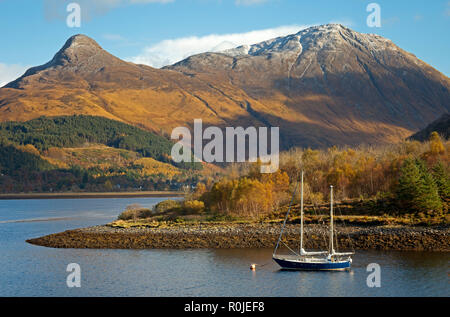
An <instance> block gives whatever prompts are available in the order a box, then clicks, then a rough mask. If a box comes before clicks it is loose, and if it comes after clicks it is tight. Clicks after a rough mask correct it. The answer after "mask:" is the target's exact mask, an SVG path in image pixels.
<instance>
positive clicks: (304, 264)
mask: <svg viewBox="0 0 450 317" xmlns="http://www.w3.org/2000/svg"><path fill="white" fill-rule="evenodd" d="M301 175H302V176H301V196H300V197H301V198H300V200H301V202H300V248H299V251H298V252H295V251H294V250H292V249H291V248H289V246H288V245H287V244H285V246H286V247H287V248H288V249H289V250H290V251H291V252H292V253H293V255H277V254H276V253H277V250H278V247H279V246H280V243H283V242H282V240H281V238H282V235H283V231H284V228H285V227H286V221H287V219H288V216H289V212H290V210H291V206H292V202H293V199H294V196H295V193H296V190H297V189H295V190H294V193H293V195H292V199H291V203H290V205H289V209H288V212H287V214H286V218H285V219H284V222H283V227H282V229H281V232H280V236H279V238H278V242H277V244H276V246H275V250H274V252H273V255H272V259H273V260H274V261H275V262H277V263H278V265H279V266H281V268H282V269H287V270H313V271H322V270H324V271H331V270H347V269H350V266H351V263H352V258H351V256H352V255H353V254H354V252H344V253H339V252H336V251H335V249H334V243H333V236H334V229H333V186H330V242H329V249H328V250H327V251H318V252H311V251H305V249H304V248H303V231H304V230H303V171H302V174H301Z"/></svg>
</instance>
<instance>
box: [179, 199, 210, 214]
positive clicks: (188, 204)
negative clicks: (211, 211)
mask: <svg viewBox="0 0 450 317" xmlns="http://www.w3.org/2000/svg"><path fill="white" fill-rule="evenodd" d="M183 211H184V212H185V213H186V214H201V213H203V212H204V211H205V203H204V202H203V201H199V200H188V201H185V202H184V203H183Z"/></svg>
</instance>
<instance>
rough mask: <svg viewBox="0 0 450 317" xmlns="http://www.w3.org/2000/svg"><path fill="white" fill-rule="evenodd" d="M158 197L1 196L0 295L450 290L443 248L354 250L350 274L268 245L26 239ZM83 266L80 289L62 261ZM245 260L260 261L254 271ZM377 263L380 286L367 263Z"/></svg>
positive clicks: (89, 222)
mask: <svg viewBox="0 0 450 317" xmlns="http://www.w3.org/2000/svg"><path fill="white" fill-rule="evenodd" d="M160 200H162V198H126V199H111V198H109V199H61V200H59V199H58V200H3V201H0V296H255V297H257V296H449V295H450V288H449V286H450V284H449V277H448V273H449V260H450V254H449V253H431V252H427V253H425V252H372V251H370V252H369V251H359V252H357V254H356V256H355V257H354V259H353V268H352V270H351V271H350V272H286V271H280V270H279V269H278V266H277V265H276V264H275V263H272V261H271V259H270V258H271V252H272V250H77V249H51V248H45V247H39V246H33V245H30V244H27V243H25V239H28V238H32V237H39V236H42V235H45V234H49V233H55V232H59V231H63V230H67V229H73V228H78V227H84V226H91V225H96V224H103V223H106V222H108V221H111V220H113V219H115V218H116V217H117V215H118V214H119V213H120V212H121V211H122V210H123V209H124V208H125V207H126V206H127V205H130V204H133V203H139V204H141V205H142V206H148V207H150V206H152V205H153V204H155V203H157V202H158V201H160ZM72 262H75V263H78V264H80V266H81V271H82V272H81V277H82V282H81V288H68V287H67V286H66V277H67V274H69V273H67V272H66V266H67V264H69V263H72ZM251 263H259V264H261V265H263V266H261V267H258V269H257V270H256V272H252V271H250V270H249V265H250V264H251ZM369 263H378V264H379V265H380V266H381V288H369V287H367V285H366V278H367V275H368V274H369V273H368V272H366V267H367V265H368V264H369Z"/></svg>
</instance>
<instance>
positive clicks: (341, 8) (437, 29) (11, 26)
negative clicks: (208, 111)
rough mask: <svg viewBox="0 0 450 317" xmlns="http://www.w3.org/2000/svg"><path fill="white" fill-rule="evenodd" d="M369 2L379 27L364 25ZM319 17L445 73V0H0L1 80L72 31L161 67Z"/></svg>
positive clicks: (42, 56) (448, 62)
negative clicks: (77, 22)
mask: <svg viewBox="0 0 450 317" xmlns="http://www.w3.org/2000/svg"><path fill="white" fill-rule="evenodd" d="M70 2H78V3H79V4H80V7H81V27H80V28H70V27H68V26H67V24H66V17H67V15H68V13H67V12H66V6H67V4H68V3H70ZM372 2H376V3H378V4H379V5H380V8H381V27H380V28H371V27H368V26H367V23H366V19H367V16H368V15H369V12H367V11H366V7H367V5H368V4H369V3H372ZM325 23H342V24H344V25H346V26H348V27H350V28H352V29H354V30H356V31H358V32H363V33H377V34H379V35H382V36H385V37H387V38H389V39H391V40H392V41H394V43H396V44H397V45H399V46H400V47H402V48H403V49H405V50H407V51H409V52H412V53H413V54H415V55H416V56H417V57H419V58H420V59H422V60H424V61H425V62H427V63H429V64H430V65H432V66H433V67H435V68H437V69H438V70H439V71H441V72H442V73H444V74H446V75H447V76H449V75H450V58H449V50H450V35H449V31H450V1H449V0H432V1H423V0H410V1H407V0H395V1H392V0H378V1H373V0H370V1H365V0H342V1H337V0H314V1H305V0H90V1H88V0H78V1H77V0H71V1H65V0H0V28H1V30H2V33H1V35H0V40H1V43H2V46H1V47H2V49H1V50H0V86H1V84H2V83H5V82H6V81H9V80H12V79H14V78H15V77H17V76H18V75H20V74H21V73H23V71H24V70H25V69H26V68H27V67H29V66H35V65H40V64H43V63H45V62H47V61H48V60H50V59H51V58H52V57H53V55H54V54H55V53H56V51H57V50H58V49H59V48H60V47H61V46H62V45H63V44H64V42H65V41H66V40H67V38H68V37H70V36H71V35H74V34H78V33H82V34H86V35H88V36H90V37H92V38H94V39H95V40H96V41H97V42H98V43H99V44H100V45H101V46H102V47H103V48H104V49H106V50H108V51H109V52H111V53H112V54H114V55H116V56H118V57H120V58H122V59H126V60H130V61H134V62H140V63H146V64H149V65H152V66H155V67H160V66H162V65H165V64H167V63H173V62H176V61H177V60H179V59H181V58H183V57H186V56H188V55H190V54H193V53H198V52H201V51H210V50H218V49H223V48H228V47H230V46H233V45H240V44H243V43H247V42H258V41H261V40H265V39H268V38H271V37H275V36H278V35H285V34H289V33H295V32H297V31H298V30H300V29H301V28H304V27H306V26H310V25H317V24H325ZM249 44H252V43H249Z"/></svg>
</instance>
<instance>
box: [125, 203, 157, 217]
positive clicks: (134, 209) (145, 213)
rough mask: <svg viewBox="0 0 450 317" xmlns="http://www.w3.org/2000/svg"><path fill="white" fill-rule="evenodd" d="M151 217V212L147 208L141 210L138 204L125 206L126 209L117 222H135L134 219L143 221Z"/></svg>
mask: <svg viewBox="0 0 450 317" xmlns="http://www.w3.org/2000/svg"><path fill="white" fill-rule="evenodd" d="M152 215H153V212H152V210H150V209H148V208H143V207H142V206H140V205H139V204H133V205H130V206H127V209H126V210H125V211H124V212H122V213H121V214H120V215H119V217H117V219H119V220H132V219H133V220H136V219H145V218H149V217H151V216H152Z"/></svg>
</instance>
